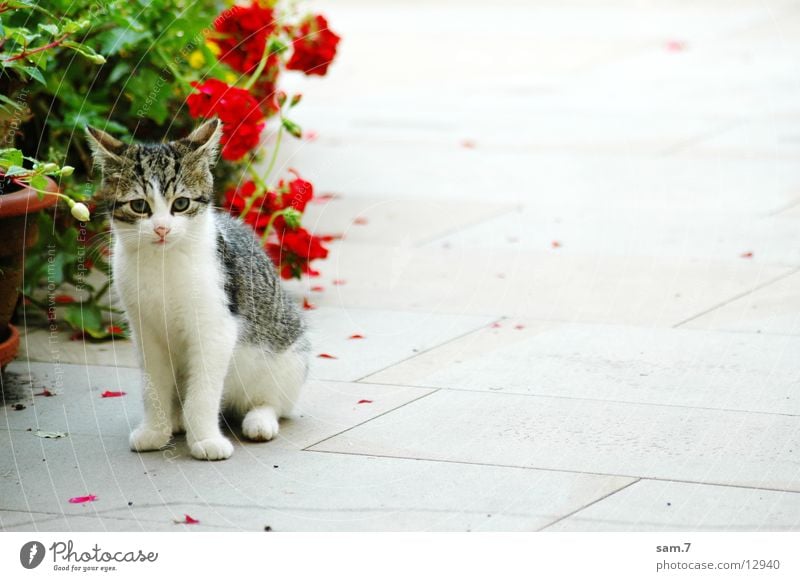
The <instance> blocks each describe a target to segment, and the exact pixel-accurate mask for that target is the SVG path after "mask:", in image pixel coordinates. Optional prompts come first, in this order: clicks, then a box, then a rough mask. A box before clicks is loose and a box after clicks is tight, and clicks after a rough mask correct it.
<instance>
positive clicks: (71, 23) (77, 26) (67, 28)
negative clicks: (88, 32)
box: [62, 20, 91, 34]
mask: <svg viewBox="0 0 800 581" xmlns="http://www.w3.org/2000/svg"><path fill="white" fill-rule="evenodd" d="M90 24H91V22H90V21H89V20H81V21H80V22H78V21H75V20H67V21H66V22H65V23H64V25H63V26H62V29H63V30H64V32H66V33H68V34H74V33H76V32H78V31H80V30H83V29H84V28H86V27H87V26H89V25H90Z"/></svg>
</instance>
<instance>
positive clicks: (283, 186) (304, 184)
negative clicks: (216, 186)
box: [225, 170, 314, 234]
mask: <svg viewBox="0 0 800 581" xmlns="http://www.w3.org/2000/svg"><path fill="white" fill-rule="evenodd" d="M289 171H291V172H292V173H293V174H294V175H295V178H294V179H292V180H290V181H288V182H287V181H285V180H281V181H280V182H278V189H277V191H272V190H268V191H267V192H266V193H265V194H262V195H260V196H259V197H258V198H256V200H254V201H253V204H252V205H251V206H250V210H249V211H248V212H247V216H245V217H244V221H245V223H246V224H250V226H252V227H253V229H254V230H255V231H256V232H258V233H259V234H263V233H264V229H265V228H266V227H267V226H268V225H269V221H270V217H271V216H272V214H274V213H275V212H279V211H280V210H284V209H286V208H289V207H291V208H294V209H295V210H297V211H298V212H303V211H304V210H305V209H306V205H308V202H309V201H310V200H311V198H312V197H313V196H314V186H313V185H312V184H311V182H309V181H307V180H304V179H303V178H301V177H300V174H298V173H297V172H296V171H295V170H289ZM255 191H256V185H255V184H254V183H253V182H252V181H248V182H245V183H244V184H243V185H242V186H241V187H239V188H229V189H228V190H227V191H226V192H225V208H226V209H228V210H229V211H230V212H231V213H232V214H234V215H236V216H240V215H241V214H242V212H243V211H244V209H245V206H246V205H247V201H248V200H249V199H250V198H251V197H252V196H253V194H254V193H255ZM273 225H274V226H275V231H276V232H279V233H280V232H283V230H284V229H285V228H286V221H285V220H284V218H283V216H278V217H277V218H276V219H275V221H274V223H273Z"/></svg>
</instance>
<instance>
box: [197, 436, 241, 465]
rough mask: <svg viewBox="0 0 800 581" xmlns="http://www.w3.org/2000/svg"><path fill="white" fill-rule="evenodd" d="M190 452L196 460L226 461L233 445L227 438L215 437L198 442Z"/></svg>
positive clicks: (231, 452)
mask: <svg viewBox="0 0 800 581" xmlns="http://www.w3.org/2000/svg"><path fill="white" fill-rule="evenodd" d="M190 450H191V453H192V456H194V457H195V458H197V459H198V460H227V459H228V458H230V457H231V454H233V444H231V443H230V441H229V440H228V439H227V438H224V437H222V436H217V437H215V438H206V439H205V440H198V441H197V442H195V443H194V444H192V445H191V447H190Z"/></svg>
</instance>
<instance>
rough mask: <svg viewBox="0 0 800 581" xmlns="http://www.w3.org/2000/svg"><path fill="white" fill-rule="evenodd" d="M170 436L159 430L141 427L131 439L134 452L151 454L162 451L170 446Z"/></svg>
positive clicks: (132, 433)
mask: <svg viewBox="0 0 800 581" xmlns="http://www.w3.org/2000/svg"><path fill="white" fill-rule="evenodd" d="M169 438H170V435H169V434H167V433H164V432H162V431H159V430H153V429H151V428H146V427H144V426H139V427H138V428H136V429H135V430H133V431H132V432H131V437H130V439H129V442H130V445H131V450H133V451H134V452H150V451H152V450H160V449H161V448H163V447H164V446H166V445H167V444H169Z"/></svg>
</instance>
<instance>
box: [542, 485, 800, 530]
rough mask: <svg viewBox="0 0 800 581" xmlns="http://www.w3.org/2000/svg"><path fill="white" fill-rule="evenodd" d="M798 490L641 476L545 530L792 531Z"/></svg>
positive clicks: (799, 519) (799, 510) (799, 520)
mask: <svg viewBox="0 0 800 581" xmlns="http://www.w3.org/2000/svg"><path fill="white" fill-rule="evenodd" d="M798 515H800V494H798V493H796V492H778V491H771V490H754V489H748V488H735V487H729V486H708V485H703V484H692V483H685V482H663V481H653V480H642V481H639V482H637V483H636V484H634V485H632V486H629V487H627V488H625V489H623V490H620V491H619V492H617V493H615V494H613V495H612V496H609V497H608V498H605V499H603V500H601V501H600V502H597V503H595V504H593V505H591V506H589V507H588V508H585V509H583V510H581V511H579V512H578V513H576V514H574V515H572V516H570V517H567V518H566V519H564V520H562V521H559V522H557V523H555V524H554V525H553V526H551V527H548V528H547V529H546V530H548V531H640V532H643V531H653V532H656V531H709V532H727V531H748V532H754V531H797V530H800V516H798Z"/></svg>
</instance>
